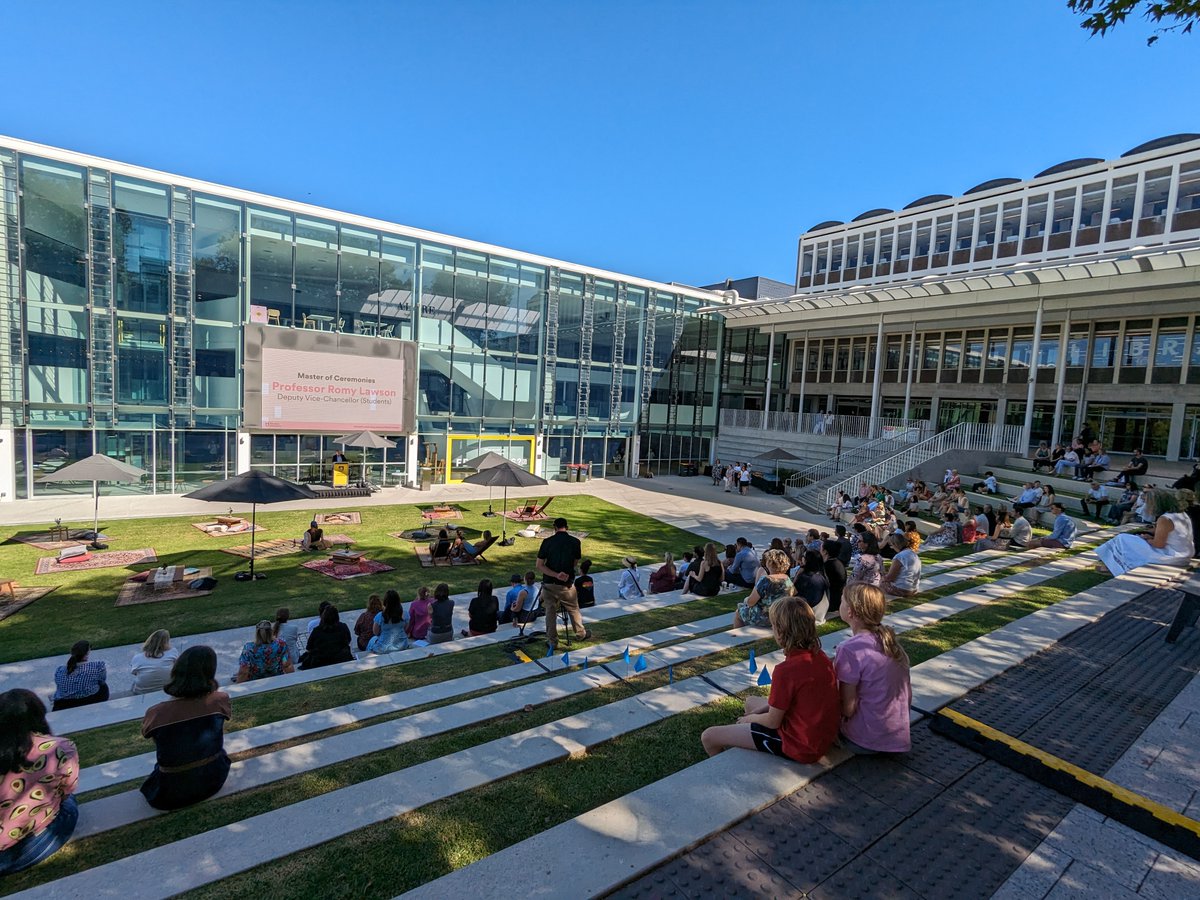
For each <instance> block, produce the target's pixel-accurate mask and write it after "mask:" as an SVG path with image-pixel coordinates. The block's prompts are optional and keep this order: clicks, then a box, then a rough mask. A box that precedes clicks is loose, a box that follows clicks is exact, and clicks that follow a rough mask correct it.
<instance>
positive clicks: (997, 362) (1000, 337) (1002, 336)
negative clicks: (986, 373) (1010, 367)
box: [987, 331, 1008, 369]
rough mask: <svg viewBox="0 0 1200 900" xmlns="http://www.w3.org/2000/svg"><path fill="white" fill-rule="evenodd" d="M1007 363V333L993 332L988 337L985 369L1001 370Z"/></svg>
mask: <svg viewBox="0 0 1200 900" xmlns="http://www.w3.org/2000/svg"><path fill="white" fill-rule="evenodd" d="M1006 362H1008V333H1007V332H1004V331H1001V332H999V333H996V332H993V333H992V334H991V335H989V336H988V352H987V368H989V369H1003V368H1004V364H1005V363H1006Z"/></svg>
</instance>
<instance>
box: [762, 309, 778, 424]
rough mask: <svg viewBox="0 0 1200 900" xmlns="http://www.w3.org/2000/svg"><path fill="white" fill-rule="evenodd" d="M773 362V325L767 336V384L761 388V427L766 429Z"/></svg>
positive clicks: (769, 407) (769, 410)
mask: <svg viewBox="0 0 1200 900" xmlns="http://www.w3.org/2000/svg"><path fill="white" fill-rule="evenodd" d="M774 364H775V326H774V325H772V326H771V334H770V336H769V337H768V338H767V384H766V386H765V388H764V389H763V415H762V429H763V431H766V430H767V418H768V416H770V414H771V367H772V366H773V365H774Z"/></svg>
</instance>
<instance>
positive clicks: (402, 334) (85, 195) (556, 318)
mask: <svg viewBox="0 0 1200 900" xmlns="http://www.w3.org/2000/svg"><path fill="white" fill-rule="evenodd" d="M721 302H722V295H720V294H718V293H713V292H709V291H704V290H698V289H694V288H688V287H683V286H680V285H671V284H663V283H658V282H655V281H651V280H647V279H643V278H637V277H633V276H629V275H622V274H618V273H614V272H607V271H603V270H600V269H596V268H592V267H589V266H583V265H576V264H573V263H567V262H562V261H560V260H555V259H549V258H545V257H541V256H536V255H534V254H530V253H524V252H520V251H516V250H509V249H505V248H502V247H496V246H491V245H488V244H483V243H479V242H476V241H469V240H462V239H459V238H454V237H450V236H447V235H442V234H436V233H433V232H428V231H423V230H420V229H416V228H410V227H406V226H403V225H398V224H395V223H392V222H385V221H379V220H376V219H370V218H366V217H363V216H357V215H350V214H346V213H340V212H335V211H332V210H328V209H323V208H319V207H315V206H311V205H308V204H304V203H296V202H292V201H288V200H283V199H280V198H276V197H269V196H264V195H262V194H256V193H252V192H249V191H245V190H240V189H235V188H231V187H226V186H222V185H217V184H210V183H206V182H202V181H198V180H196V179H192V178H186V177H182V176H178V175H171V174H168V173H165V172H158V171H152V170H149V169H145V168H141V167H138V166H132V165H126V164H123V163H119V162H113V161H111V160H105V159H99V158H96V157H91V156H86V155H83V154H80V153H75V152H70V151H67V150H61V149H57V148H53V147H47V146H42V145H38V144H32V143H29V142H26V141H21V140H15V139H9V138H0V500H15V499H21V498H30V497H37V496H42V495H45V494H50V493H53V492H56V491H61V490H64V486H62V485H54V484H42V483H39V481H38V476H39V475H40V474H45V473H47V472H49V471H52V470H53V469H54V468H56V467H57V466H59V465H61V464H62V463H63V462H64V461H67V460H72V459H78V458H81V457H83V456H87V455H89V454H90V453H93V452H100V453H105V454H108V455H110V456H113V457H117V458H120V459H123V460H125V461H128V462H130V463H132V464H134V465H136V466H138V467H140V468H142V469H145V470H146V471H147V472H149V473H150V475H149V477H147V478H145V479H144V480H143V481H142V483H139V484H134V485H130V486H128V488H127V489H128V490H131V491H143V492H147V493H176V492H182V491H187V490H192V489H194V488H196V487H198V486H199V485H200V484H202V483H204V482H207V481H212V480H215V479H220V478H224V477H226V476H227V475H230V474H233V473H236V472H238V471H243V470H245V469H247V468H250V467H254V468H259V469H264V470H267V471H270V472H273V473H276V474H279V475H282V476H286V477H288V478H293V479H301V480H304V479H310V478H311V479H317V478H321V477H323V476H325V475H327V470H326V469H325V464H326V462H327V461H328V459H329V458H330V456H331V454H332V453H333V451H334V450H335V449H336V442H335V438H336V437H338V436H341V435H343V434H345V433H346V432H347V431H352V430H357V429H360V428H370V429H372V430H376V431H380V432H382V433H384V434H386V435H388V436H390V437H392V438H393V439H394V440H396V442H397V444H398V446H397V448H396V449H395V450H389V451H387V452H386V453H385V452H383V451H367V462H368V463H369V474H370V476H371V478H372V480H374V481H376V482H380V481H383V482H387V483H397V482H404V483H413V482H414V481H415V479H416V475H417V465H418V463H424V462H426V461H428V462H429V463H430V466H429V471H430V472H432V473H433V474H434V475H435V476H436V477H438V478H444V479H450V480H453V479H458V478H461V477H462V476H463V475H465V474H466V472H465V471H464V470H463V468H462V463H463V462H464V461H465V460H467V459H469V458H470V457H472V456H475V455H477V454H478V453H481V452H483V451H485V450H488V449H499V450H501V451H502V452H504V453H506V454H508V455H509V456H510V457H511V458H514V459H519V460H522V461H523V462H525V463H527V464H528V465H529V466H530V467H531V468H532V469H534V470H536V471H538V472H540V473H543V474H545V475H547V476H549V477H553V476H554V475H556V474H557V473H558V471H559V470H560V468H561V467H562V466H564V465H566V464H568V463H574V462H590V463H592V465H593V475H603V474H604V472H605V467H606V464H611V461H612V460H613V459H614V458H618V457H619V458H620V459H621V460H622V466H623V467H624V468H626V469H627V468H628V467H629V466H630V465H631V464H632V463H633V461H634V460H636V459H637V458H638V457H639V456H640V457H641V458H642V459H647V458H650V459H653V460H655V461H656V463H657V464H658V465H660V466H667V465H670V464H671V463H672V462H673V461H675V460H692V459H697V458H703V457H706V456H707V455H708V453H709V443H710V440H711V437H712V434H713V431H714V427H715V419H716V381H717V374H718V373H717V365H716V362H717V352H716V350H717V347H718V346H719V340H720V331H721V320H720V319H719V317H716V316H713V315H711V314H702V313H700V312H699V310H700V309H701V308H702V307H711V306H713V305H714V304H720V303H721ZM321 382H324V383H325V384H324V386H322V387H321V388H320V389H319V390H318V389H317V388H316V387H314V385H315V384H317V383H321Z"/></svg>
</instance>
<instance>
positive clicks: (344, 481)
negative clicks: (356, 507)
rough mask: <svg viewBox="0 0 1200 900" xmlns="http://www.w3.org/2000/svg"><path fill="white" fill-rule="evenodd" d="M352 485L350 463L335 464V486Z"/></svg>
mask: <svg viewBox="0 0 1200 900" xmlns="http://www.w3.org/2000/svg"><path fill="white" fill-rule="evenodd" d="M348 484H350V463H334V464H333V486H334V487H346V486H347V485H348Z"/></svg>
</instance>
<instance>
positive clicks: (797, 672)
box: [700, 597, 840, 763]
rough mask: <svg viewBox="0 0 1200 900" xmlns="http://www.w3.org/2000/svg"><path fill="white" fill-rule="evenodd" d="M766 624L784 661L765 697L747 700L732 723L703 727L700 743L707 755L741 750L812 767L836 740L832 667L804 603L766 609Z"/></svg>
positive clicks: (783, 602)
mask: <svg viewBox="0 0 1200 900" xmlns="http://www.w3.org/2000/svg"><path fill="white" fill-rule="evenodd" d="M770 624H771V630H772V631H773V632H774V634H775V640H776V641H778V643H779V647H780V649H782V650H783V652H784V660H783V662H781V663H779V665H777V666H776V667H775V669H774V670H773V671H772V673H771V692H770V694H769V695H768V696H767V697H766V699H764V698H762V697H750V698H749V699H748V700H747V701H746V705H745V715H743V716H741V717H740V718H739V719H738V720H737V723H736V724H734V725H714V726H711V727H709V728H706V729H704V733H703V734H701V735H700V742H701V744H702V745H703V746H704V752H705V753H707V754H708V755H709V756H716V755H717V754H718V753H720V752H721V751H723V750H726V749H728V748H730V747H742V748H744V749H746V750H761V751H763V752H764V753H770V754H772V755H773V756H781V757H784V758H786V759H791V760H794V761H795V762H800V763H813V762H816V761H817V760H819V759H820V758H821V757H823V756H824V755H825V754H826V753H828V752H829V748H830V747H832V746H833V742H834V740H835V739H836V738H837V733H838V724H839V720H840V709H839V700H838V687H837V679H836V677H835V674H834V671H833V665H832V664H831V663H830V661H829V657H828V656H826V655H825V652H824V651H823V650H822V649H821V639H820V638H819V637H818V636H817V627H816V620H815V619H814V618H813V612H812V610H811V609H810V608H809V606H808V604H807V603H805V602H804V601H803V600H800V599H799V598H797V597H783V598H780V599H779V600H778V601H777V602H775V603H773V604H771V611H770Z"/></svg>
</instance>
